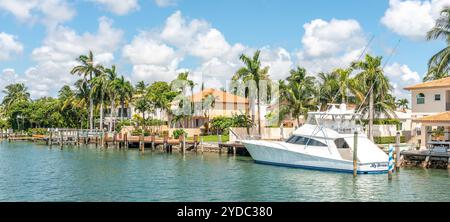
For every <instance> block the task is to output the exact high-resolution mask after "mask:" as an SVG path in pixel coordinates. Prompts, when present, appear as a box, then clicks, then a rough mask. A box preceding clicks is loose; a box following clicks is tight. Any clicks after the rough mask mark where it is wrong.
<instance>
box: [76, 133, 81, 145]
mask: <svg viewBox="0 0 450 222" xmlns="http://www.w3.org/2000/svg"><path fill="white" fill-rule="evenodd" d="M76 144H77V146H80V131H79V130H78V129H77V142H76Z"/></svg>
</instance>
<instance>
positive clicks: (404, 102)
mask: <svg viewBox="0 0 450 222" xmlns="http://www.w3.org/2000/svg"><path fill="white" fill-rule="evenodd" d="M396 105H397V107H398V108H400V109H402V110H403V111H405V110H406V109H409V107H408V105H409V101H408V99H399V100H397V102H396Z"/></svg>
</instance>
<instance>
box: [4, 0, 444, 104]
mask: <svg viewBox="0 0 450 222" xmlns="http://www.w3.org/2000/svg"><path fill="white" fill-rule="evenodd" d="M446 5H448V6H450V0H365V1H361V0H339V1H329V0H314V1H313V0H120V1H119V0H74V1H69V0H0V89H3V88H4V87H5V86H6V85H8V84H11V83H17V82H22V83H24V84H25V85H26V86H27V87H28V89H29V91H30V93H31V96H32V98H39V97H42V96H56V95H57V93H58V90H59V89H60V88H61V87H62V86H63V85H64V84H68V85H72V84H73V82H74V81H75V80H76V79H77V78H78V77H77V76H73V75H70V69H71V68H72V67H73V66H75V65H77V61H76V58H77V57H78V56H79V55H82V54H87V53H88V51H89V50H92V51H93V52H94V55H95V61H96V62H97V63H100V64H102V65H104V66H111V65H113V64H115V65H116V66H117V69H118V71H119V74H121V75H124V76H125V77H126V78H127V79H129V80H130V81H132V82H133V83H136V82H137V81H140V80H144V81H145V82H146V83H152V82H154V81H170V80H172V79H174V78H175V77H176V75H177V73H179V72H181V71H189V72H190V73H191V78H193V79H194V81H195V82H196V83H198V85H197V86H199V85H201V83H202V82H204V83H205V86H206V87H216V88H219V87H222V86H224V85H225V84H226V81H227V80H229V79H230V78H231V76H232V75H233V74H234V73H235V72H236V70H237V69H239V67H241V66H242V63H241V62H240V61H239V55H241V54H243V53H244V54H248V55H251V54H253V53H254V52H255V51H256V50H257V49H260V50H261V60H262V65H263V66H269V67H270V71H269V74H270V77H271V78H272V79H274V80H277V79H284V78H286V77H287V76H288V75H289V70H290V69H293V68H295V67H296V66H301V67H304V68H306V70H307V71H308V74H309V75H312V76H315V75H317V74H318V73H319V72H329V71H332V70H333V69H335V68H345V67H347V66H348V65H349V64H350V63H351V62H352V61H355V60H357V59H358V58H360V57H361V54H362V52H364V51H365V49H366V47H367V52H368V53H370V54H373V55H376V56H383V58H384V59H383V65H384V71H385V74H386V75H387V76H388V78H389V79H390V81H391V84H392V86H393V89H394V90H393V91H394V94H395V96H397V97H399V98H409V94H408V92H407V91H404V90H403V87H405V86H407V85H412V84H416V83H419V82H421V81H422V78H423V76H424V75H425V73H426V70H427V61H428V59H429V58H430V57H431V56H432V55H433V54H434V53H436V52H437V51H439V50H440V49H442V48H443V47H445V42H444V41H442V40H434V41H427V40H426V39H425V34H426V32H427V31H428V30H430V29H431V28H432V27H433V25H434V23H435V20H436V19H437V18H438V17H439V12H440V10H441V9H442V8H443V7H444V6H446ZM371 39H372V41H371ZM396 46H397V47H396ZM388 58H389V59H388ZM2 96H3V94H2V93H1V92H0V98H2Z"/></svg>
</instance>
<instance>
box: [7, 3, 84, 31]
mask: <svg viewBox="0 0 450 222" xmlns="http://www.w3.org/2000/svg"><path fill="white" fill-rule="evenodd" d="M0 9H1V10H4V11H7V12H9V13H11V14H13V15H14V16H15V17H16V18H17V19H18V20H19V21H21V22H27V23H35V22H40V23H43V24H45V25H46V26H47V27H49V28H53V27H55V26H57V25H58V24H61V23H63V22H65V21H68V20H70V19H72V18H73V17H74V16H75V10H74V9H73V7H71V5H70V4H69V3H68V2H67V1H66V0H2V1H0Z"/></svg>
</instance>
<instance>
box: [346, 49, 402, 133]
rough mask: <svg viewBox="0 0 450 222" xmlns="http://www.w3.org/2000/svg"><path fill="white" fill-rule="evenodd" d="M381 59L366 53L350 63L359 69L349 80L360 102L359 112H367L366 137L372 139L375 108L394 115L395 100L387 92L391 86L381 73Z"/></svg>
mask: <svg viewBox="0 0 450 222" xmlns="http://www.w3.org/2000/svg"><path fill="white" fill-rule="evenodd" d="M381 60H382V57H372V56H371V55H368V54H367V55H366V57H365V60H364V61H359V62H353V63H352V68H354V69H355V70H358V71H360V73H358V74H357V75H356V76H355V77H354V78H353V79H352V81H351V86H352V87H351V88H352V92H353V94H354V95H355V97H356V99H357V101H358V102H359V104H360V107H361V108H360V109H361V112H362V113H368V118H369V124H368V137H369V139H370V140H372V141H373V120H374V114H375V108H376V109H377V111H378V112H382V113H385V114H387V115H389V116H390V115H394V116H395V113H393V111H394V110H395V100H394V99H393V97H392V96H391V95H390V94H389V93H390V92H391V90H392V86H391V85H390V84H389V80H388V78H387V77H386V76H385V75H384V73H383V69H382V67H381ZM367 96H368V98H369V101H367V99H366V98H367ZM375 99H376V100H375Z"/></svg>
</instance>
